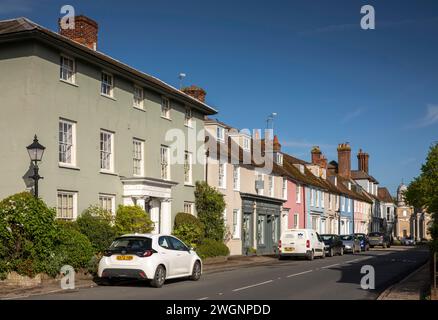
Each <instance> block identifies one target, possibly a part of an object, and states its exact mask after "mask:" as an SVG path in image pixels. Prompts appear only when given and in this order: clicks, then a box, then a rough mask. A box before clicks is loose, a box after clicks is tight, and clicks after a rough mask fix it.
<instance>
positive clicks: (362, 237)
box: [356, 234, 365, 240]
mask: <svg viewBox="0 0 438 320" xmlns="http://www.w3.org/2000/svg"><path fill="white" fill-rule="evenodd" d="M356 237H357V238H358V239H359V240H363V239H365V236H364V235H363V234H358V235H356Z"/></svg>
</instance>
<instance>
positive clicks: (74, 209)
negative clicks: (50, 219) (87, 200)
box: [56, 190, 78, 221]
mask: <svg viewBox="0 0 438 320" xmlns="http://www.w3.org/2000/svg"><path fill="white" fill-rule="evenodd" d="M60 195H62V196H68V197H70V196H72V216H71V217H67V216H62V211H63V209H64V208H61V215H60V214H59V208H60V204H59V196H60ZM61 201H62V200H61ZM67 210H68V208H67ZM77 217H78V192H77V191H65V190H57V192H56V219H59V220H71V221H73V220H76V218H77Z"/></svg>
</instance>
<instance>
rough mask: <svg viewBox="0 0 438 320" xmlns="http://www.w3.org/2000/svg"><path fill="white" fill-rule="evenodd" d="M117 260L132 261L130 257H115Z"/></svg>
mask: <svg viewBox="0 0 438 320" xmlns="http://www.w3.org/2000/svg"><path fill="white" fill-rule="evenodd" d="M117 260H121V261H129V260H132V256H117Z"/></svg>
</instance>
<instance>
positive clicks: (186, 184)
mask: <svg viewBox="0 0 438 320" xmlns="http://www.w3.org/2000/svg"><path fill="white" fill-rule="evenodd" d="M184 185H185V186H186V187H192V188H193V187H194V186H195V185H194V184H192V183H188V182H187V183H186V182H184Z"/></svg>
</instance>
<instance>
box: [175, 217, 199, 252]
mask: <svg viewBox="0 0 438 320" xmlns="http://www.w3.org/2000/svg"><path fill="white" fill-rule="evenodd" d="M173 235H174V236H176V237H178V238H179V239H181V240H182V241H184V242H185V243H186V244H187V245H189V246H191V247H194V248H196V247H197V246H198V245H199V244H200V243H201V241H202V239H203V236H204V225H203V224H202V223H201V221H199V219H198V218H196V217H195V216H194V215H192V214H190V213H184V212H180V213H178V214H177V215H176V216H175V223H174V228H173Z"/></svg>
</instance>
